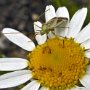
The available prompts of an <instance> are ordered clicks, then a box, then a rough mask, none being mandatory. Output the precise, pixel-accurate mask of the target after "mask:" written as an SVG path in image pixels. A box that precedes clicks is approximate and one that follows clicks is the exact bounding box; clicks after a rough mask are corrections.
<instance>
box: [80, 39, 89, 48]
mask: <svg viewBox="0 0 90 90" xmlns="http://www.w3.org/2000/svg"><path fill="white" fill-rule="evenodd" d="M81 46H83V47H85V49H90V39H88V40H86V41H85V42H83V43H82V44H81Z"/></svg>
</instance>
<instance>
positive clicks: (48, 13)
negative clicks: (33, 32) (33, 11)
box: [45, 5, 56, 22]
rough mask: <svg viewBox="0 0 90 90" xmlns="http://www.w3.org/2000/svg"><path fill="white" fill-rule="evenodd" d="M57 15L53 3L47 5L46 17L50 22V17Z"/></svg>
mask: <svg viewBox="0 0 90 90" xmlns="http://www.w3.org/2000/svg"><path fill="white" fill-rule="evenodd" d="M54 17H56V13H55V9H54V7H53V6H52V5H49V6H46V9H45V19H46V22H48V21H49V20H50V19H52V18H54Z"/></svg>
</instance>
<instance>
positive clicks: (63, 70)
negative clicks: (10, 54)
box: [28, 37, 88, 90]
mask: <svg viewBox="0 0 90 90" xmlns="http://www.w3.org/2000/svg"><path fill="white" fill-rule="evenodd" d="M28 59H29V61H30V62H29V69H30V70H32V73H33V78H34V79H37V80H38V81H39V82H40V83H41V84H42V85H44V86H46V87H49V88H50V89H51V90H58V88H60V90H64V89H65V88H70V87H73V86H74V85H75V84H76V83H77V82H78V80H79V79H80V78H81V77H82V76H83V75H84V74H85V71H86V66H87V64H88V59H87V58H85V49H84V48H83V47H80V44H78V43H76V42H75V41H74V40H73V39H72V38H70V39H67V38H63V39H60V38H57V37H55V38H53V39H49V40H48V41H47V42H46V43H44V44H43V45H38V46H37V47H36V49H35V50H33V52H31V53H30V54H29V55H28Z"/></svg>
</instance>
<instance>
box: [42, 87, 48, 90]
mask: <svg viewBox="0 0 90 90" xmlns="http://www.w3.org/2000/svg"><path fill="white" fill-rule="evenodd" d="M40 90H49V88H47V87H41V88H40Z"/></svg>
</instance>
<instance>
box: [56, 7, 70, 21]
mask: <svg viewBox="0 0 90 90" xmlns="http://www.w3.org/2000/svg"><path fill="white" fill-rule="evenodd" d="M56 15H57V17H63V18H67V19H68V20H69V12H68V10H67V8H66V7H59V8H58V9H57V11H56Z"/></svg>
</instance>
